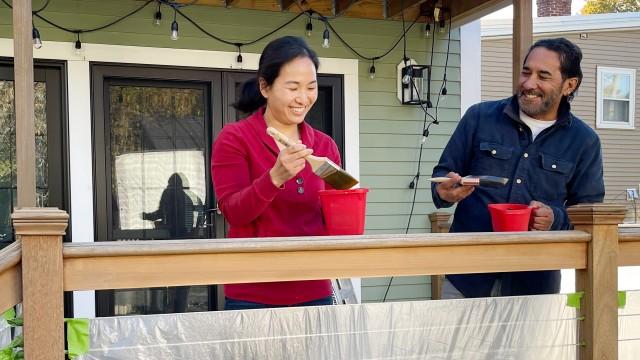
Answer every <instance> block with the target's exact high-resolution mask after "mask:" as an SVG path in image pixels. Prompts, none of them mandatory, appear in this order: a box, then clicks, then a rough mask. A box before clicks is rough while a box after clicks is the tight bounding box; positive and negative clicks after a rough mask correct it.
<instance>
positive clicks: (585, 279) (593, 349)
mask: <svg viewBox="0 0 640 360" xmlns="http://www.w3.org/2000/svg"><path fill="white" fill-rule="evenodd" d="M567 212H568V214H569V218H570V219H571V223H572V224H573V225H574V226H575V229H576V230H582V231H586V232H588V233H590V234H591V241H590V242H589V244H588V250H587V268H586V269H584V270H576V290H577V291H584V297H583V301H582V306H581V313H582V316H584V320H583V321H581V322H580V329H579V336H580V338H579V341H580V342H582V343H583V344H584V346H583V347H581V348H580V359H617V358H618V224H620V223H621V222H622V221H623V220H624V216H625V207H624V206H620V205H614V204H579V205H576V206H572V207H570V208H569V209H568V210H567Z"/></svg>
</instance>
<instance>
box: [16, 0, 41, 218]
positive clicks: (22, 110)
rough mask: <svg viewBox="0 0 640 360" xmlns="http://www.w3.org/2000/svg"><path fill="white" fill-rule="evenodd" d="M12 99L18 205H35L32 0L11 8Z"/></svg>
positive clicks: (17, 2) (18, 2)
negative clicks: (14, 122) (13, 104)
mask: <svg viewBox="0 0 640 360" xmlns="http://www.w3.org/2000/svg"><path fill="white" fill-rule="evenodd" d="M13 39H14V41H13V53H14V61H13V64H14V68H13V73H14V93H15V95H14V102H15V116H16V150H15V151H16V180H17V183H18V184H20V185H19V186H18V201H17V203H18V206H36V140H35V125H34V112H33V107H34V93H33V40H32V39H33V38H32V23H31V1H16V3H15V4H14V7H13Z"/></svg>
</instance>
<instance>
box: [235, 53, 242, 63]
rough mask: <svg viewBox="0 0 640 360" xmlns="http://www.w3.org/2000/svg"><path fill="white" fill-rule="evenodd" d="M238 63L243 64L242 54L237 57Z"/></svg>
mask: <svg viewBox="0 0 640 360" xmlns="http://www.w3.org/2000/svg"><path fill="white" fill-rule="evenodd" d="M236 62H237V63H238V64H242V54H238V56H236Z"/></svg>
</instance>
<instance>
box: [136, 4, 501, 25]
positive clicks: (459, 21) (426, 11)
mask: <svg viewBox="0 0 640 360" xmlns="http://www.w3.org/2000/svg"><path fill="white" fill-rule="evenodd" d="M140 1H143V0H140ZM176 2H179V3H185V4H190V3H193V2H194V0H176ZM511 2H512V1H511V0H439V1H436V0H195V4H196V5H206V6H220V7H228V8H238V9H254V10H265V11H289V12H292V13H299V12H301V11H306V10H311V9H313V10H315V11H316V12H318V13H320V14H322V15H324V16H327V17H330V16H331V17H333V16H344V17H351V18H360V19H375V20H386V19H391V20H400V19H401V16H402V9H403V7H404V18H405V19H411V20H413V19H415V18H416V17H418V16H420V19H419V20H418V21H419V22H425V21H426V19H427V16H431V17H433V9H434V8H435V7H440V8H443V9H449V11H450V15H451V19H452V26H453V27H456V26H460V25H464V24H466V23H468V22H471V21H474V20H476V19H479V18H480V17H482V16H484V15H487V14H489V13H491V12H493V11H496V10H499V9H501V8H503V7H505V6H508V5H510V4H511ZM445 16H446V17H448V16H449V15H445Z"/></svg>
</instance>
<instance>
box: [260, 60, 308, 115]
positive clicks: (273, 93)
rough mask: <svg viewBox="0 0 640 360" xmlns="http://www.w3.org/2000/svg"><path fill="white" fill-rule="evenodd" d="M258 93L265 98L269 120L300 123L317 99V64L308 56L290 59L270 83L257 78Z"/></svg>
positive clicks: (266, 113)
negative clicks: (258, 80)
mask: <svg viewBox="0 0 640 360" xmlns="http://www.w3.org/2000/svg"><path fill="white" fill-rule="evenodd" d="M260 92H261V93H262V96H264V97H265V98H266V99H267V110H266V112H265V117H266V118H267V120H268V121H277V122H278V123H280V124H282V125H285V126H290V125H294V124H295V125H297V124H300V123H302V122H303V121H304V118H305V116H306V115H307V112H309V109H311V107H312V106H313V104H314V103H315V102H316V99H318V81H317V79H316V67H315V66H314V65H313V62H312V61H311V59H309V58H308V57H299V58H296V59H294V60H291V61H290V62H288V63H286V64H285V65H283V66H282V67H281V68H280V74H279V75H278V77H277V78H276V79H275V81H274V82H273V84H271V85H270V86H269V85H267V84H266V82H265V81H264V80H263V79H260Z"/></svg>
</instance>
